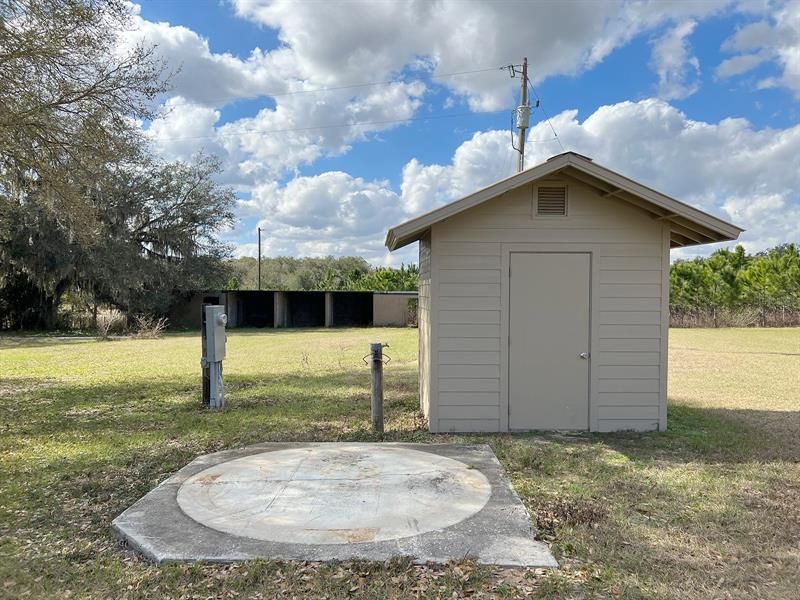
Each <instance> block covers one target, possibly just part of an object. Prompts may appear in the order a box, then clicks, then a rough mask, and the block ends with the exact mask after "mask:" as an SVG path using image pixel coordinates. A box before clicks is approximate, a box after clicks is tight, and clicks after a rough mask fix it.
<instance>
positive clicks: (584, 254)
mask: <svg viewBox="0 0 800 600" xmlns="http://www.w3.org/2000/svg"><path fill="white" fill-rule="evenodd" d="M523 255H525V256H580V257H584V258H583V260H588V264H586V266H587V267H588V270H587V271H586V276H587V279H588V281H587V280H584V281H583V282H582V283H581V286H582V285H583V284H584V283H585V285H586V293H587V296H586V313H585V314H586V330H585V336H586V338H585V339H586V345H585V346H581V347H583V348H586V349H585V350H580V347H579V348H578V350H580V351H582V352H589V360H588V361H586V364H585V366H586V395H585V399H586V421H585V423H586V429H582V428H576V429H575V430H576V431H588V430H589V427H590V422H589V404H590V400H589V398H590V385H591V378H592V361H591V338H592V254H591V252H560V251H558V250H550V251H547V252H511V253H509V267H510V265H511V261H512V260H513V257H514V256H523ZM580 279H581V280H583V277H581V278H580ZM513 281H514V280H513V278H512V277H511V271H510V270H509V287H508V294H509V315H508V316H509V320H510V319H511V317H512V311H513V309H514V308H513V306H512V304H511V299H510V295H511V290H512V286H513V285H514V283H513ZM581 312H583V311H581ZM580 329H581V330H583V328H582V327H581V328H580ZM583 335H584V334H582V335H581V337H583ZM507 345H508V347H509V349H510V348H511V336H510V334H509V336H508V339H507ZM578 362H579V363H580V362H584V361H578ZM579 366H583V365H579ZM506 377H508V382H509V405H508V409H509V413H508V418H509V431H527V430H528V429H529V428H525V427H522V428H518V427H512V424H511V396H510V394H511V360H510V357H509V365H508V372H507V373H506ZM581 395H583V394H581ZM545 429H546V428H545Z"/></svg>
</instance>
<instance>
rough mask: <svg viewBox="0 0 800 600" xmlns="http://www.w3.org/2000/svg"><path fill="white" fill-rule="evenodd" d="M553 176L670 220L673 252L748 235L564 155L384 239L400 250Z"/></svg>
mask: <svg viewBox="0 0 800 600" xmlns="http://www.w3.org/2000/svg"><path fill="white" fill-rule="evenodd" d="M555 174H562V175H565V176H568V177H572V178H574V179H577V180H579V181H581V182H582V183H585V184H586V185H589V186H591V187H593V188H595V189H596V190H598V192H599V193H600V194H601V195H602V196H603V197H614V198H619V199H620V200H624V201H626V202H629V203H631V204H633V205H634V206H637V207H638V208H640V209H642V210H644V211H646V212H648V213H650V214H651V215H652V217H653V218H654V219H658V220H662V221H666V222H667V223H669V224H670V227H671V230H672V234H671V237H670V240H671V246H672V247H673V248H677V247H682V246H694V245H697V244H710V243H713V242H724V241H729V240H735V239H736V238H738V237H739V234H740V233H742V232H743V231H744V229H742V228H741V227H737V226H736V225H733V224H731V223H728V222H727V221H723V220H722V219H719V218H717V217H715V216H713V215H710V214H708V213H706V212H703V211H702V210H699V209H697V208H694V207H693V206H689V205H688V204H685V203H683V202H680V201H679V200H675V199H674V198H670V197H669V196H666V195H664V194H662V193H660V192H657V191H656V190H654V189H651V188H649V187H647V186H644V185H642V184H641V183H637V182H636V181H633V180H632V179H628V178H627V177H625V176H624V175H620V174H619V173H617V172H615V171H612V170H611V169H608V168H606V167H603V166H601V165H599V164H597V163H596V162H594V161H593V160H592V159H591V158H589V157H586V156H583V155H581V154H578V153H576V152H564V153H563V154H557V155H556V156H553V157H551V158H549V159H547V160H546V161H545V162H543V163H541V164H538V165H536V166H535V167H531V168H530V169H526V170H525V171H522V172H520V173H517V174H516V175H512V176H511V177H508V178H506V179H502V180H500V181H498V182H497V183H493V184H492V185H490V186H488V187H485V188H483V189H482V190H478V191H477V192H474V193H472V194H470V195H468V196H465V197H463V198H461V199H460V200H456V201H455V202H451V203H450V204H445V205H444V206H441V207H439V208H437V209H435V210H432V211H430V212H428V213H425V214H424V215H421V216H419V217H416V218H414V219H411V220H410V221H406V222H405V223H402V224H400V225H397V226H395V227H392V228H391V229H389V231H388V232H387V234H386V246H387V247H388V248H389V250H396V249H398V248H402V247H403V246H406V245H408V244H410V243H412V242H415V241H417V240H419V239H420V237H422V236H423V235H424V234H425V232H426V231H427V230H428V229H430V227H431V226H432V225H434V224H435V223H439V222H440V221H444V220H445V219H448V218H450V217H453V216H455V215H457V214H459V213H462V212H464V211H465V210H469V209H470V208H473V207H474V206H477V205H479V204H482V203H483V202H486V201H488V200H491V199H492V198H496V197H497V196H500V195H501V194H504V193H506V192H508V191H510V190H513V189H516V188H518V187H521V186H523V185H526V184H528V183H531V182H533V181H535V180H537V179H541V178H543V177H548V176H552V175H555Z"/></svg>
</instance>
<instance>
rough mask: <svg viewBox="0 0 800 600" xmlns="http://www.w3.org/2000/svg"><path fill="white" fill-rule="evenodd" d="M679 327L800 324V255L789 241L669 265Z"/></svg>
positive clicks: (673, 315)
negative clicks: (764, 248) (761, 249)
mask: <svg viewBox="0 0 800 600" xmlns="http://www.w3.org/2000/svg"><path fill="white" fill-rule="evenodd" d="M670 313H671V324H672V326H674V327H749V326H760V327H770V326H777V327H782V326H798V325H800V253H799V252H798V248H797V246H796V245H795V244H784V245H781V246H777V247H775V248H772V249H771V250H767V251H764V252H759V253H757V254H754V255H748V254H747V253H746V252H745V251H744V248H743V247H742V246H737V247H736V248H734V249H733V250H727V249H725V250H717V251H716V252H714V253H713V254H712V255H711V256H708V257H706V258H695V259H693V260H679V261H676V262H675V263H673V265H672V268H671V269H670Z"/></svg>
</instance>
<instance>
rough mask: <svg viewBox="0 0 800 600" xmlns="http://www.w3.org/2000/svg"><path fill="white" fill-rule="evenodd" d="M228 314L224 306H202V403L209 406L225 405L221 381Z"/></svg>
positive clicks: (223, 388) (220, 406) (218, 406)
mask: <svg viewBox="0 0 800 600" xmlns="http://www.w3.org/2000/svg"><path fill="white" fill-rule="evenodd" d="M227 323H228V316H227V315H226V314H225V307H224V306H219V305H214V304H206V305H204V306H203V329H202V338H203V357H202V358H201V360H200V365H201V366H202V367H203V404H205V405H206V406H208V407H209V408H222V407H223V406H225V386H224V384H223V381H222V360H223V359H224V358H225V341H226V339H227V338H226V336H225V325H227Z"/></svg>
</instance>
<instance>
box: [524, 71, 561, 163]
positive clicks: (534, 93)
mask: <svg viewBox="0 0 800 600" xmlns="http://www.w3.org/2000/svg"><path fill="white" fill-rule="evenodd" d="M528 85H529V86H530V87H531V92H533V95H534V96H535V97H536V101H537V102H538V104H539V108H541V109H542V112H543V113H544V118H545V120H546V121H547V124H548V125H550V129H551V130H552V131H553V136H554V137H555V139H556V141H557V142H558V145H559V147H560V148H561V151H562V152H566V149H565V148H564V144H562V143H561V139H560V138H559V137H558V134H557V133H556V128H555V127H553V124H552V123H551V122H550V115H548V114H547V109H546V108H545V107H544V106H543V105H542V100H541V98H539V94H537V93H536V88H534V87H533V84H532V83H531V82H530V79H529V80H528Z"/></svg>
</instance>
